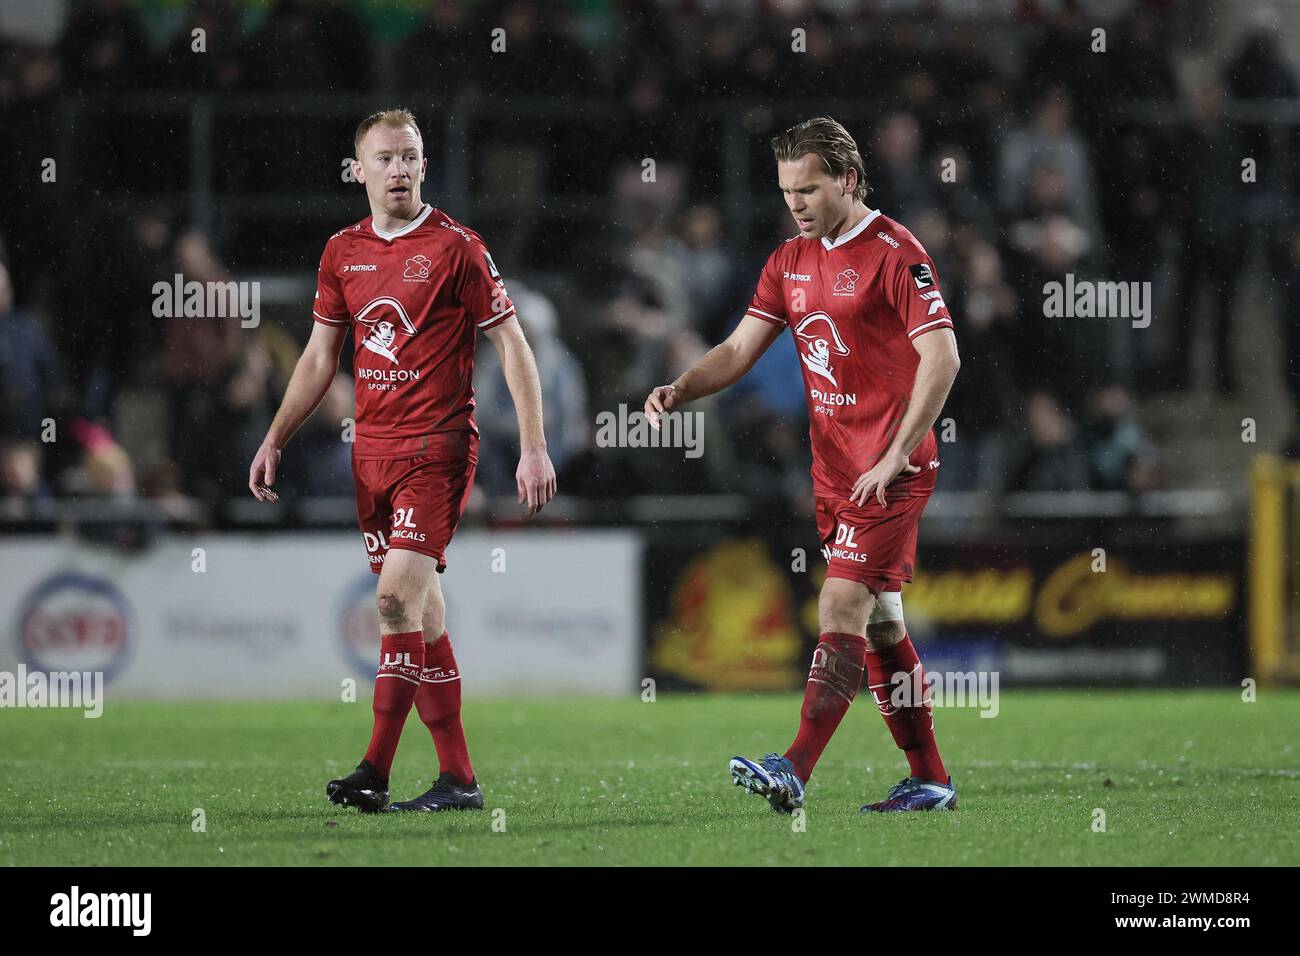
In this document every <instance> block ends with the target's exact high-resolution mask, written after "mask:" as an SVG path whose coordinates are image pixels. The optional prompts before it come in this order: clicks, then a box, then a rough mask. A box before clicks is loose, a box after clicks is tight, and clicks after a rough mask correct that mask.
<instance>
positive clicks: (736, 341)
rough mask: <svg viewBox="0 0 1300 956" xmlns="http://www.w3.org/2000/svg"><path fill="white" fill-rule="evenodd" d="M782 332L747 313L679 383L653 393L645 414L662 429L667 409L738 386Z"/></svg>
mask: <svg viewBox="0 0 1300 956" xmlns="http://www.w3.org/2000/svg"><path fill="white" fill-rule="evenodd" d="M780 334H781V329H780V328H779V327H777V326H775V325H772V324H771V323H770V322H764V321H763V320H762V319H756V318H754V317H753V316H752V315H746V316H745V317H744V318H743V319H741V320H740V324H739V325H737V326H736V329H735V331H734V332H732V333H731V335H729V336H727V338H726V340H724V341H723V342H721V343H720V344H718V345H715V346H714V347H713V348H711V349H710V350H709V351H708V352H707V353H705V355H704V357H703V358H701V359H700V360H699V361H698V362H696V363H695V364H694V365H692V366H691V367H690V368H689V369H687V370H686V371H685V372H683V373H682V374H681V375H679V376H678V377H677V380H676V381H675V382H673V383H672V384H671V385H660V386H658V387H656V388H655V389H654V390H653V391H651V392H650V396H649V398H647V399H646V400H645V416H646V419H647V420H648V421H649V422H650V426H651V427H652V428H654V429H656V430H658V428H659V416H660V414H662V413H663V412H667V411H671V410H672V409H673V408H676V407H677V406H678V405H685V404H686V403H687V402H693V401H695V400H696V399H697V398H704V397H705V396H707V395H712V394H714V393H715V392H720V391H722V390H723V389H725V388H730V387H731V386H732V385H735V384H736V382H738V381H740V379H741V378H743V377H744V376H745V373H746V372H748V371H749V370H750V369H751V368H753V367H754V363H755V362H757V361H758V360H759V358H760V357H762V355H763V353H764V352H766V351H767V350H768V348H769V347H770V346H771V345H772V343H773V342H775V341H776V340H777V337H778V336H779V335H780Z"/></svg>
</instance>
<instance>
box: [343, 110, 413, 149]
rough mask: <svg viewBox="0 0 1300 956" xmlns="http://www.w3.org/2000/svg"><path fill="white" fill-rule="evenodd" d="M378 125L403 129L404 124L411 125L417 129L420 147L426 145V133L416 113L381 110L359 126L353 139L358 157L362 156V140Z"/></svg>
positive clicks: (353, 145)
mask: <svg viewBox="0 0 1300 956" xmlns="http://www.w3.org/2000/svg"><path fill="white" fill-rule="evenodd" d="M376 126H392V127H395V128H397V129H401V128H402V127H403V126H409V127H411V129H413V130H415V138H416V139H418V140H419V141H420V147H421V149H423V147H424V134H423V133H421V132H420V125H419V124H418V123H417V122H416V121H415V114H414V113H412V112H411V111H410V110H405V109H401V108H398V109H395V110H380V111H379V112H378V113H371V114H370V115H369V116H367V117H366V118H365V119H363V120H362V121H361V125H359V126H358V127H357V135H356V136H354V137H353V139H352V147H353V149H355V150H356V152H357V155H356V158H357V159H360V158H361V141H362V140H363V139H365V138H366V134H367V133H369V132H370V131H371V130H372V129H374V128H375V127H376Z"/></svg>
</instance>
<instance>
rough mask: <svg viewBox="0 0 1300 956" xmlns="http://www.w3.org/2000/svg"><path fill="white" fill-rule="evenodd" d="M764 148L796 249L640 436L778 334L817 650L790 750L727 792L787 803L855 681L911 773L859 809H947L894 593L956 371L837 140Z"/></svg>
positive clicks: (777, 259) (933, 314)
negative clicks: (805, 489)
mask: <svg viewBox="0 0 1300 956" xmlns="http://www.w3.org/2000/svg"><path fill="white" fill-rule="evenodd" d="M772 148H773V151H774V152H775V154H776V160H777V177H778V181H779V183H780V187H781V192H782V193H784V195H785V201H786V205H787V206H788V207H789V209H790V213H791V215H793V216H794V220H795V223H796V225H797V226H798V228H799V235H798V236H796V237H794V238H792V239H789V240H787V241H786V242H784V243H783V244H782V245H780V246H779V247H777V249H776V251H775V252H773V253H772V255H771V256H770V257H769V258H768V260H767V265H766V266H764V268H763V272H762V274H761V276H760V277H759V280H758V290H757V291H756V292H755V294H754V298H753V302H752V303H751V305H750V307H749V310H748V312H747V313H746V315H745V317H744V318H743V319H742V320H741V322H740V324H739V325H738V326H737V328H736V330H735V331H734V332H733V333H732V334H731V336H730V337H729V338H728V339H727V340H726V341H725V342H723V343H722V344H721V345H719V346H717V347H716V348H714V349H713V350H711V351H710V352H709V353H708V354H707V355H705V356H704V357H703V358H702V359H700V361H699V362H697V363H696V364H695V365H694V366H693V367H692V368H691V369H690V370H688V371H687V372H685V373H684V374H683V375H681V376H680V377H679V378H678V379H677V380H676V381H675V382H673V383H672V384H671V385H661V386H659V387H658V388H656V389H654V391H652V392H651V393H650V396H649V398H647V400H646V404H645V412H646V415H647V417H649V418H650V420H651V421H652V422H656V421H657V419H658V416H659V415H660V414H662V413H663V412H665V411H669V410H671V409H674V408H678V407H680V406H681V405H683V404H685V403H686V402H689V401H692V400H694V399H697V398H701V397H703V396H705V395H711V394H713V393H714V392H718V391H720V390H722V389H724V388H727V387H728V386H730V385H732V384H733V383H735V382H736V381H737V380H738V379H739V378H740V377H741V376H743V375H744V374H745V373H746V372H748V371H749V369H750V368H751V367H753V365H754V363H755V362H756V361H757V360H758V358H759V356H761V355H762V354H763V352H764V351H766V349H767V348H768V346H770V345H771V344H772V342H774V341H775V340H776V337H777V336H779V335H781V334H782V333H783V332H785V331H786V330H787V329H788V330H789V332H790V334H791V335H793V336H794V339H795V345H796V346H797V348H798V352H799V359H800V363H801V369H800V371H801V372H802V375H803V381H804V387H805V389H806V391H807V396H808V412H809V419H810V422H811V425H810V429H809V430H810V433H811V438H812V454H813V465H812V477H813V494H814V495H815V496H816V506H817V530H818V533H819V535H820V536H821V540H822V545H823V549H822V552H823V555H824V556H825V558H826V560H827V573H826V583H825V585H824V586H823V587H822V591H821V597H820V602H819V616H820V631H821V635H820V639H819V641H818V644H817V649H816V650H815V651H814V652H813V659H812V667H811V669H810V670H809V672H808V682H807V684H806V686H805V689H804V700H803V707H802V710H801V711H800V720H799V730H798V733H797V735H796V736H795V739H794V742H793V743H792V744H791V745H790V747H789V748H788V749H787V750H786V751H785V753H784V754H777V753H772V754H768V755H767V757H765V758H764V759H763V760H761V761H758V760H751V759H749V758H747V757H735V758H733V759H732V761H731V767H730V769H731V775H732V779H733V780H734V781H735V782H736V784H738V785H740V786H743V787H744V788H745V789H747V790H749V791H750V792H752V793H758V794H761V795H762V796H765V797H767V798H768V801H769V802H770V803H771V804H772V806H773V808H774V809H776V810H779V811H783V812H786V813H792V812H793V811H794V810H796V809H798V808H799V807H801V806H803V801H804V786H805V784H806V783H807V782H808V778H809V777H810V776H811V775H812V772H813V767H814V766H816V764H817V760H818V758H819V757H821V754H822V751H823V750H825V748H826V745H827V743H828V742H829V741H830V739H831V735H832V734H833V733H834V732H835V729H836V727H838V726H839V723H840V720H841V719H842V718H843V716H844V714H845V712H846V711H847V710H848V707H849V704H850V703H851V702H852V701H853V698H854V696H855V695H856V694H857V692H858V690H859V688H860V687H861V686H862V684H863V682H864V676H865V682H866V684H867V685H868V689H869V690H870V691H871V692H872V694H873V696H874V698H875V702H876V704H877V706H878V708H879V710H880V713H881V715H882V716H883V717H884V719H885V723H886V724H887V725H888V727H889V730H890V731H891V733H892V734H893V737H894V740H895V742H896V743H897V745H898V746H899V748H900V749H902V750H903V751H904V753H905V754H906V756H907V760H908V763H909V765H910V770H911V772H910V774H909V776H908V777H906V778H905V779H904V780H902V781H901V782H900V783H898V784H897V785H895V786H894V788H893V789H892V790H891V791H890V792H889V794H888V796H887V797H886V798H885V799H884V800H882V801H880V802H878V803H872V804H868V805H867V806H865V807H863V808H862V809H863V810H866V811H882V812H888V811H901V810H932V809H956V807H957V791H956V789H955V788H954V787H953V786H952V778H951V777H950V776H949V775H948V772H947V770H946V769H945V768H944V765H943V761H942V759H940V756H939V748H938V746H937V744H936V743H935V739H934V719H933V713H932V709H931V701H930V699H929V696H928V695H927V694H921V695H920V697H921V698H922V699H919V700H913V699H911V697H912V696H913V695H911V694H909V693H907V692H906V689H907V688H909V687H921V688H926V687H927V685H926V684H925V683H924V679H925V674H924V671H923V670H922V668H921V662H920V660H919V659H918V657H917V654H916V650H915V649H914V648H913V647H912V642H911V639H910V638H909V637H908V636H907V631H906V628H905V627H904V624H903V603H902V596H901V591H902V585H903V583H904V582H908V581H911V580H912V565H913V563H914V561H915V557H916V540H917V524H918V522H919V520H920V517H921V512H922V510H923V509H924V508H925V503H926V501H927V500H929V497H930V493H931V492H932V491H933V490H934V484H935V478H936V469H937V468H938V467H939V455H938V447H937V443H936V441H935V437H934V432H933V431H932V429H933V427H934V422H935V419H937V418H938V416H939V412H940V410H941V409H942V408H943V403H944V400H945V399H946V398H947V395H948V390H949V388H951V386H952V382H953V380H954V378H955V377H956V375H957V369H958V367H959V366H960V364H961V363H960V361H959V360H958V357H957V341H956V338H955V336H954V334H953V324H952V317H951V316H950V315H949V313H948V309H947V307H946V306H945V305H944V301H943V295H942V293H941V292H940V291H939V279H938V276H937V275H936V273H935V268H934V263H933V262H932V261H931V260H930V257H929V256H928V255H926V253H925V250H924V249H923V248H921V244H920V243H919V242H917V240H916V238H915V237H914V236H913V235H912V234H911V233H910V232H908V231H907V229H905V228H904V227H903V226H901V225H900V224H899V223H897V222H895V221H894V220H893V219H890V218H889V217H888V216H885V215H883V214H882V213H881V212H880V210H878V209H877V210H872V209H869V208H867V206H866V205H865V203H864V200H865V198H866V195H867V183H866V180H865V178H864V170H863V163H862V157H861V154H860V153H859V152H858V147H857V144H856V143H855V142H854V141H853V137H851V136H850V135H849V133H848V132H847V131H846V130H845V129H844V127H843V126H841V125H840V124H839V123H837V122H836V121H835V120H833V119H829V118H827V117H819V118H817V119H812V120H808V121H807V122H804V123H801V124H799V125H798V126H795V127H793V128H792V129H789V130H787V131H786V132H785V133H782V134H781V135H780V136H777V137H776V138H774V139H773V140H772ZM791 371H792V372H793V369H792V370H791ZM899 674H906V675H908V678H909V679H908V680H907V681H906V682H905V683H903V688H904V692H903V693H902V694H901V695H900V694H895V693H893V690H894V688H895V685H896V684H899V683H900V682H899V681H896V680H895V675H899ZM927 689H928V688H927Z"/></svg>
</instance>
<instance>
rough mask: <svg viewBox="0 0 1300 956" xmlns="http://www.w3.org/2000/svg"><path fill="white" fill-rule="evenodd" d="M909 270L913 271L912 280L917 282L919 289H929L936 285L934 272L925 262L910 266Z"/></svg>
mask: <svg viewBox="0 0 1300 956" xmlns="http://www.w3.org/2000/svg"><path fill="white" fill-rule="evenodd" d="M907 271H908V272H910V273H912V281H913V282H915V283H916V287H917V288H918V289H927V288H929V287H930V286H932V285H934V273H932V272H931V271H930V267H929V266H928V265H926V264H925V263H924V262H922V263H918V264H917V265H914V266H908V267H907Z"/></svg>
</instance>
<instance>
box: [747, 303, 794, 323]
mask: <svg viewBox="0 0 1300 956" xmlns="http://www.w3.org/2000/svg"><path fill="white" fill-rule="evenodd" d="M745 314H746V315H752V316H754V318H756V319H765V320H766V321H768V322H772V323H775V324H776V325H789V324H790V323H789V322H787V321H786V320H785V319H783V318H781V317H780V316H779V315H773V314H772V313H771V312H764V311H763V310H762V309H756V308H754V307H753V306H752V305H751V306H750V307H749V308H748V309H746V310H745Z"/></svg>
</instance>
